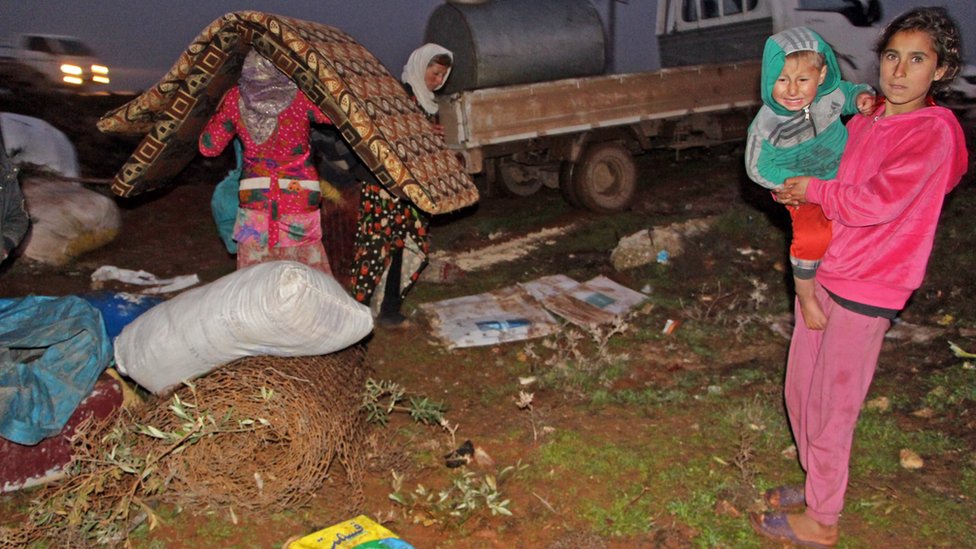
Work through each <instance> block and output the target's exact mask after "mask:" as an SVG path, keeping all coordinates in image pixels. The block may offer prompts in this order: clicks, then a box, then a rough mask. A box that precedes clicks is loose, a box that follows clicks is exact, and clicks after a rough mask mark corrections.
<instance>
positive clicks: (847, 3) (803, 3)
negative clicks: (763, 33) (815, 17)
mask: <svg viewBox="0 0 976 549" xmlns="http://www.w3.org/2000/svg"><path fill="white" fill-rule="evenodd" d="M798 8H799V9H801V10H806V11H830V12H834V13H839V14H841V15H843V16H844V17H846V18H847V20H848V21H850V22H851V24H852V25H854V26H855V27H868V26H871V24H873V23H876V22H878V21H879V20H880V19H881V5H880V3H879V2H878V0H800V3H799V5H798Z"/></svg>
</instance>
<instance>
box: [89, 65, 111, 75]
mask: <svg viewBox="0 0 976 549" xmlns="http://www.w3.org/2000/svg"><path fill="white" fill-rule="evenodd" d="M91 71H92V72H93V73H95V74H108V67H106V66H105V65H92V66H91Z"/></svg>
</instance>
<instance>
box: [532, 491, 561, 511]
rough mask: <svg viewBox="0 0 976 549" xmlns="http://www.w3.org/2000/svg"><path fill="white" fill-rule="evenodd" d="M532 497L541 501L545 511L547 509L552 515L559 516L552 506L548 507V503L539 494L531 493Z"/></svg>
mask: <svg viewBox="0 0 976 549" xmlns="http://www.w3.org/2000/svg"><path fill="white" fill-rule="evenodd" d="M532 495H533V496H535V497H536V498H537V499H538V500H539V501H541V502H542V504H543V505H545V506H546V509H549V510H550V511H552V513H553V514H555V515H558V514H559V511H557V510H556V509H555V508H554V507H553V506H552V505H550V504H549V502H548V501H546V498H544V497H542V496H540V495H539V494H537V493H535V492H532Z"/></svg>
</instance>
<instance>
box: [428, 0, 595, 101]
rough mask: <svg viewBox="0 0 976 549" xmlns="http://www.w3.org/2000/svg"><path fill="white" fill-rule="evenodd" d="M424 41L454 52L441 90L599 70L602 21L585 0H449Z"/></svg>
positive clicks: (435, 13)
mask: <svg viewBox="0 0 976 549" xmlns="http://www.w3.org/2000/svg"><path fill="white" fill-rule="evenodd" d="M424 41H425V42H433V43H435V44H440V45H442V46H444V47H445V48H447V49H449V50H451V52H453V53H454V67H452V69H451V77H450V78H448V80H447V83H446V84H445V85H444V89H443V91H444V92H445V93H453V92H457V91H461V90H473V89H478V88H488V87H493V86H507V85H512V84H528V83H532V82H544V81H549V80H558V79H560V78H574V77H579V76H591V75H597V74H603V71H604V67H605V65H606V51H605V41H604V35H603V24H602V22H601V20H600V14H599V13H597V11H596V8H594V7H593V5H592V4H590V2H588V1H587V0H487V1H481V2H470V1H468V2H461V1H457V0H455V1H453V2H448V3H445V4H442V5H440V6H438V7H437V8H436V9H435V10H434V11H433V13H431V15H430V18H429V19H428V20H427V29H426V31H425V36H424Z"/></svg>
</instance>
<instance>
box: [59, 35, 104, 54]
mask: <svg viewBox="0 0 976 549" xmlns="http://www.w3.org/2000/svg"><path fill="white" fill-rule="evenodd" d="M58 45H59V46H61V51H63V52H64V53H65V54H67V55H77V56H79V57H94V56H95V52H94V51H92V49H91V48H89V47H88V46H86V45H85V44H84V43H82V42H81V41H79V40H70V39H67V38H61V39H58Z"/></svg>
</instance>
